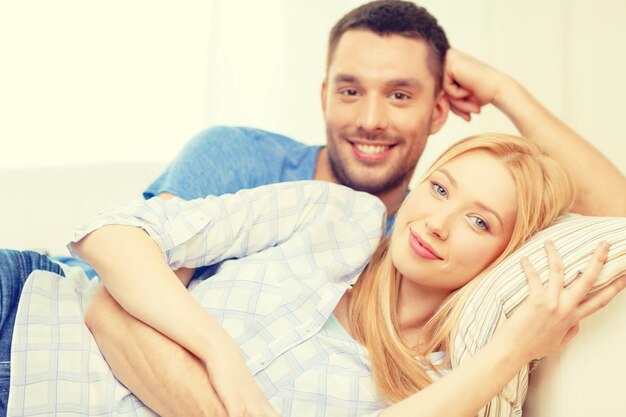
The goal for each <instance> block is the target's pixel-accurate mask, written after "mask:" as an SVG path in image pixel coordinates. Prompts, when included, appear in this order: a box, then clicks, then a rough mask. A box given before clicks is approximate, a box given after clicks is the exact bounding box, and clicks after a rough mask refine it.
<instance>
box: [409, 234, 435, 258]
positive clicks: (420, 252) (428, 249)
mask: <svg viewBox="0 0 626 417" xmlns="http://www.w3.org/2000/svg"><path fill="white" fill-rule="evenodd" d="M409 247H410V248H411V249H412V250H413V252H415V254H416V255H417V256H419V257H420V258H424V259H439V260H441V259H443V258H442V257H441V256H439V254H438V253H437V252H436V251H435V250H434V249H433V248H432V246H430V245H429V244H428V243H426V242H424V240H422V238H421V237H419V235H417V234H414V233H413V232H411V233H409Z"/></svg>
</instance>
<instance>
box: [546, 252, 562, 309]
mask: <svg viewBox="0 0 626 417" xmlns="http://www.w3.org/2000/svg"><path fill="white" fill-rule="evenodd" d="M543 247H544V249H545V251H546V254H547V255H548V267H549V269H550V278H549V281H548V294H550V295H551V296H552V297H553V299H556V298H557V297H558V296H559V294H560V293H561V290H562V289H563V281H564V278H563V259H561V255H560V254H559V251H558V250H557V248H556V246H554V242H552V241H551V240H546V241H545V242H544V244H543Z"/></svg>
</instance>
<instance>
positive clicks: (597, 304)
mask: <svg viewBox="0 0 626 417" xmlns="http://www.w3.org/2000/svg"><path fill="white" fill-rule="evenodd" d="M625 287H626V278H624V277H623V278H620V279H617V280H615V281H613V282H612V283H611V284H609V285H608V286H606V287H604V288H602V289H601V290H599V291H598V292H596V293H595V294H592V295H591V296H590V297H589V298H587V299H586V300H585V301H583V302H581V303H580V304H579V305H578V307H577V309H576V317H577V321H579V320H582V319H583V318H585V317H587V316H590V315H591V314H593V313H595V312H596V311H598V310H600V309H601V308H602V307H604V306H606V305H607V304H608V303H609V302H611V300H612V299H613V298H615V296H616V295H617V294H619V293H620V291H622V290H623V289H624V288H625Z"/></svg>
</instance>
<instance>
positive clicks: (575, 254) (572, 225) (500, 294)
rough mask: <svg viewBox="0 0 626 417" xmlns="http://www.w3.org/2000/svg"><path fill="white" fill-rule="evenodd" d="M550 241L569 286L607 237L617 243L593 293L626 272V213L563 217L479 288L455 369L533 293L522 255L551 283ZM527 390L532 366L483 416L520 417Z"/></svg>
mask: <svg viewBox="0 0 626 417" xmlns="http://www.w3.org/2000/svg"><path fill="white" fill-rule="evenodd" d="M548 239H551V240H552V241H553V242H554V244H555V245H556V247H557V249H558V250H559V253H560V255H561V257H562V258H563V266H564V269H565V285H566V286H567V285H569V284H571V283H572V282H573V281H574V279H575V278H576V277H577V276H578V273H579V272H580V271H583V270H584V268H585V266H586V265H587V263H588V261H589V259H590V258H591V256H592V254H593V252H594V251H595V250H596V248H597V246H598V244H599V243H600V242H601V241H603V240H606V241H607V242H609V243H610V245H611V246H610V249H609V255H608V260H607V262H606V264H605V265H604V267H603V268H602V272H601V274H600V276H599V277H598V280H597V281H596V283H595V284H594V287H593V288H592V290H591V291H592V292H593V291H596V290H598V289H599V288H602V287H603V286H606V285H607V284H609V283H610V282H611V281H612V280H613V279H615V278H617V277H619V276H621V275H623V274H624V273H626V217H591V216H577V215H569V216H566V217H563V218H562V219H560V220H559V221H557V222H555V224H553V225H552V226H550V227H548V228H546V229H545V230H543V231H541V232H539V233H537V234H536V235H535V236H533V238H531V239H530V240H529V241H528V242H526V243H525V244H524V245H523V246H522V247H521V248H519V249H518V250H517V251H515V252H514V253H512V254H511V255H510V256H508V257H507V258H506V259H505V260H504V261H502V262H501V263H500V264H499V265H498V266H496V267H495V268H494V269H493V270H491V271H490V272H489V273H487V274H486V275H485V277H484V278H483V279H482V281H481V282H480V283H479V284H478V286H477V287H476V288H475V289H474V291H473V292H472V294H471V295H470V298H469V300H468V301H467V303H466V304H465V306H464V307H463V310H462V312H461V316H460V321H459V325H458V327H457V329H456V330H455V331H454V332H453V334H452V355H451V361H452V366H453V367H455V366H458V365H459V364H461V363H462V362H463V361H465V360H466V359H467V358H469V357H471V356H472V355H474V353H476V352H477V351H478V350H479V349H480V348H482V347H483V346H484V345H485V344H486V343H487V341H488V340H489V339H490V338H491V336H492V334H493V333H494V331H495V330H496V328H498V326H500V325H501V324H502V323H503V322H504V320H506V317H507V316H508V315H510V314H511V313H512V311H513V309H514V308H515V307H516V306H517V305H519V304H520V303H521V302H522V301H523V300H524V299H525V298H526V296H527V295H528V283H527V279H526V276H525V275H524V273H523V272H522V268H521V266H520V259H521V257H522V256H526V257H528V259H529V260H530V262H531V264H532V265H533V266H534V268H535V269H536V270H537V272H539V274H540V276H541V279H542V282H544V283H545V282H546V281H547V279H548V261H547V257H546V254H545V250H544V247H543V243H544V242H545V241H546V240H548ZM527 388H528V367H525V368H524V369H522V370H521V371H520V372H519V374H518V375H517V377H515V378H514V379H513V380H512V381H511V382H510V383H509V384H508V385H507V386H506V387H505V389H504V390H503V391H502V392H501V393H500V394H499V395H498V396H496V397H495V398H494V399H493V400H492V401H491V402H490V403H489V404H488V405H487V406H486V407H484V408H483V409H482V410H481V412H480V413H479V414H478V415H479V416H480V417H482V416H489V417H495V416H498V417H500V416H520V415H521V413H522V405H523V403H524V399H525V398H526V392H527Z"/></svg>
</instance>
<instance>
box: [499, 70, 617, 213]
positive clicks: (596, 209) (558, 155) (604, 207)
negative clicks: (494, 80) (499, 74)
mask: <svg viewBox="0 0 626 417" xmlns="http://www.w3.org/2000/svg"><path fill="white" fill-rule="evenodd" d="M493 104H494V105H495V106H496V107H498V108H499V109H500V110H501V111H502V112H503V113H505V114H506V115H507V116H508V117H509V118H510V119H511V121H512V122H513V123H514V124H515V126H516V127H517V129H518V130H519V131H520V133H521V134H522V135H523V136H524V137H526V138H527V139H529V140H530V141H532V142H534V143H535V144H537V145H538V146H539V147H540V148H541V149H542V150H543V151H544V152H546V153H547V154H549V155H550V156H551V157H552V158H554V159H556V160H557V161H558V162H559V163H560V164H561V165H562V166H563V167H564V168H565V169H566V170H567V172H568V173H569V174H570V175H571V176H572V178H573V179H574V181H575V182H576V184H577V186H578V191H579V195H578V197H577V199H576V201H575V203H574V207H572V211H574V212H577V213H581V214H587V215H613V216H624V215H626V178H625V177H624V175H623V174H622V173H620V171H619V170H618V169H617V167H615V166H614V165H613V164H612V163H611V162H610V161H609V160H608V159H607V158H606V157H605V156H604V155H602V154H601V153H600V152H599V151H598V150H597V149H596V148H595V147H593V146H592V145H591V143H589V142H588V141H586V140H585V139H583V138H582V137H581V136H580V135H578V134H577V133H576V132H575V131H574V130H572V129H571V128H570V127H569V126H567V125H565V124H564V123H563V122H562V121H561V120H559V119H558V118H557V117H556V116H554V115H553V114H552V113H550V112H549V111H548V110H547V109H546V108H545V107H544V106H543V105H542V104H541V103H539V102H538V101H537V100H536V99H535V98H534V97H533V96H532V95H531V94H530V93H529V92H528V91H527V90H526V89H525V88H523V87H522V86H521V85H520V84H519V83H517V82H516V81H514V80H512V79H510V78H508V80H507V82H505V83H504V84H503V88H502V89H501V91H499V93H498V94H497V95H496V97H494V103H493Z"/></svg>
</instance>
